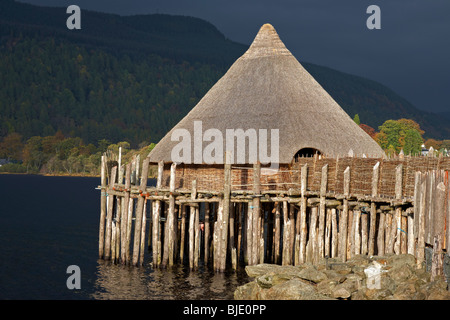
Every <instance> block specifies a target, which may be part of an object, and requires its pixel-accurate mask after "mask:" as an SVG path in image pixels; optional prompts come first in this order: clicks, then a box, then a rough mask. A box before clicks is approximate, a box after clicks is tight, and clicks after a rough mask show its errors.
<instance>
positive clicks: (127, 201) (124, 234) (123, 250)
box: [120, 163, 131, 264]
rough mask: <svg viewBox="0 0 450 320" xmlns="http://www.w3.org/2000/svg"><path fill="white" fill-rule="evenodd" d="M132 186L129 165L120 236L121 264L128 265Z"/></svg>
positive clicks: (126, 175) (129, 167)
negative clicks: (128, 232) (129, 213)
mask: <svg viewBox="0 0 450 320" xmlns="http://www.w3.org/2000/svg"><path fill="white" fill-rule="evenodd" d="M130 186H131V165H130V164H129V163H128V164H127V165H126V169H125V190H124V192H125V195H124V197H123V203H122V230H121V232H122V234H121V236H120V238H121V243H122V246H121V262H122V264H126V263H127V250H128V248H127V244H128V245H129V242H128V241H127V240H128V238H127V230H128V207H129V205H130Z"/></svg>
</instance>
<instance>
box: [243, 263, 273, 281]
mask: <svg viewBox="0 0 450 320" xmlns="http://www.w3.org/2000/svg"><path fill="white" fill-rule="evenodd" d="M280 268H282V266H279V265H276V264H268V263H263V264H258V265H255V266H246V267H245V272H246V273H247V275H248V276H249V277H252V278H254V277H259V276H263V275H265V274H267V273H277V272H278V271H279V270H280Z"/></svg>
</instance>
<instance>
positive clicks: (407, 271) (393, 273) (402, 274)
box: [388, 264, 414, 283]
mask: <svg viewBox="0 0 450 320" xmlns="http://www.w3.org/2000/svg"><path fill="white" fill-rule="evenodd" d="M413 273H414V270H413V268H412V267H411V266H410V265H408V264H396V266H395V267H393V268H392V269H390V270H389V271H388V274H389V276H390V277H391V278H392V280H394V281H395V282H396V283H401V282H404V281H406V280H408V279H409V278H411V276H412V275H413Z"/></svg>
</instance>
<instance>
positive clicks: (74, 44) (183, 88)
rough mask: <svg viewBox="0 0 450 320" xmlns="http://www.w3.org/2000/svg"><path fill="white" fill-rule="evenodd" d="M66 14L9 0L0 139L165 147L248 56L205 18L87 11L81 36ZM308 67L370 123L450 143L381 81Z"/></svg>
mask: <svg viewBox="0 0 450 320" xmlns="http://www.w3.org/2000/svg"><path fill="white" fill-rule="evenodd" d="M65 10H66V8H48V7H36V6H32V5H28V4H23V3H18V2H14V1H11V0H2V1H1V2H0V137H4V136H6V135H7V134H8V133H11V132H18V133H20V134H21V135H22V136H23V138H24V139H28V138H30V137H32V136H48V135H53V134H55V133H56V132H57V131H58V130H60V131H62V132H63V133H64V135H66V136H74V137H75V136H77V137H81V138H82V139H83V141H85V143H94V144H96V143H97V142H98V141H99V140H101V139H108V140H110V141H111V142H118V141H124V140H127V141H129V142H130V143H131V144H132V146H137V145H138V144H140V143H142V142H147V143H149V142H157V141H158V140H159V139H160V138H161V137H162V136H163V135H164V134H165V133H166V132H167V131H168V130H169V129H170V128H171V127H172V126H173V125H175V124H176V123H177V122H178V121H179V120H180V119H181V118H182V117H183V116H184V115H185V114H186V113H187V112H189V110H190V109H191V108H192V107H193V106H194V105H195V104H196V103H197V102H198V100H199V99H200V98H201V97H202V96H203V95H204V94H205V93H206V92H207V90H208V89H209V88H210V87H211V86H212V85H213V84H214V83H215V82H216V81H217V80H218V79H219V78H220V77H221V76H222V75H223V74H224V72H225V71H226V70H227V68H228V67H229V66H230V65H231V64H232V63H233V61H234V60H235V59H236V58H238V57H239V56H240V55H241V54H242V53H243V52H244V51H245V50H246V49H247V46H246V45H242V44H239V43H236V42H233V41H231V40H229V39H226V37H225V36H224V35H223V34H222V33H221V32H220V31H218V30H217V28H215V27H214V26H213V25H212V24H210V23H208V22H206V21H203V20H201V19H197V18H192V17H182V16H170V15H138V16H126V17H124V16H118V15H112V14H104V13H98V12H91V11H87V10H83V11H82V30H68V29H67V28H66V19H67V17H68V15H67V14H66V12H65ZM281 36H282V35H281ZM303 65H304V66H305V68H306V69H307V70H308V71H309V72H310V73H311V74H312V75H313V76H314V77H315V78H316V79H317V80H318V81H319V83H321V84H322V86H323V87H324V88H325V89H326V90H327V91H328V92H329V93H330V94H331V95H332V96H333V97H334V98H335V100H336V101H337V102H338V103H339V104H340V105H341V106H342V107H343V108H344V109H345V110H346V111H347V113H348V114H349V115H350V116H351V117H353V115H354V114H356V113H358V114H359V116H360V119H361V121H362V122H363V123H366V124H368V125H370V126H372V127H374V128H377V127H378V126H379V125H381V124H382V123H383V122H384V121H385V120H386V119H398V118H412V119H414V120H416V121H417V122H418V123H420V125H421V127H422V128H423V129H424V130H425V132H426V133H425V136H427V137H433V138H436V139H443V138H448V137H449V136H450V127H449V126H448V124H447V122H448V121H447V122H446V121H444V120H442V117H439V116H437V115H435V114H431V113H427V112H424V111H421V110H418V109H416V108H415V107H414V106H413V105H411V104H410V103H409V102H407V101H406V100H405V99H403V98H402V97H400V96H398V95H397V94H395V93H394V92H393V91H392V90H390V89H388V88H387V87H385V86H383V85H381V84H379V83H377V82H374V81H371V80H367V79H364V78H361V77H356V76H352V75H349V74H345V73H342V72H338V71H335V70H332V69H330V68H325V67H321V66H317V65H313V64H308V63H303Z"/></svg>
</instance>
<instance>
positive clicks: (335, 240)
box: [331, 208, 338, 258]
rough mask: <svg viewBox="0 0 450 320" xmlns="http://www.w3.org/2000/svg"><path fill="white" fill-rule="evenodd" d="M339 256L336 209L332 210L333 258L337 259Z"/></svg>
mask: <svg viewBox="0 0 450 320" xmlns="http://www.w3.org/2000/svg"><path fill="white" fill-rule="evenodd" d="M337 255H338V224H337V216H336V209H335V208H332V209H331V257H332V258H336V257H337Z"/></svg>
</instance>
